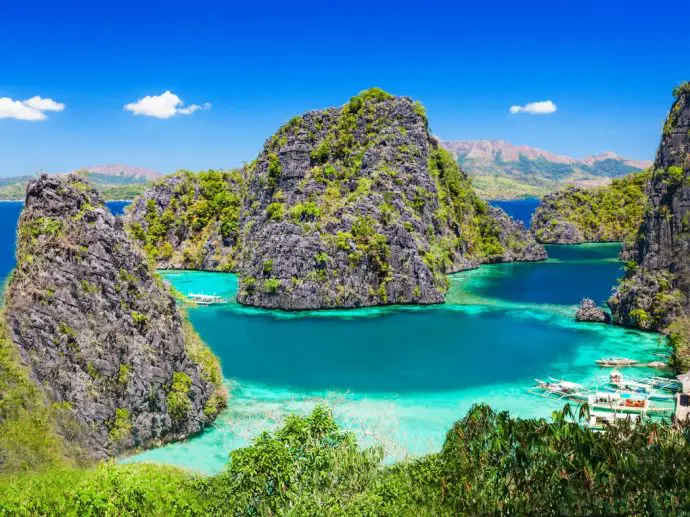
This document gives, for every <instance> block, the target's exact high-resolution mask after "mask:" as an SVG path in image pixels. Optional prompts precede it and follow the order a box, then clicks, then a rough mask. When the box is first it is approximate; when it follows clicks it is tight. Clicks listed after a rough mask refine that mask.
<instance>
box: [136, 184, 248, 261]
mask: <svg viewBox="0 0 690 517" xmlns="http://www.w3.org/2000/svg"><path fill="white" fill-rule="evenodd" d="M241 184H242V176H241V173H240V172H239V171H234V172H222V171H207V172H201V173H198V174H191V173H187V172H180V173H177V174H174V175H172V176H167V177H165V178H163V179H161V180H160V181H158V182H157V183H156V184H155V185H154V186H153V187H152V188H151V189H149V190H147V191H146V192H145V193H144V194H143V195H141V196H139V197H137V198H136V199H135V200H134V201H133V202H132V204H131V205H130V206H129V207H128V209H127V215H126V222H127V226H128V228H129V231H130V233H131V234H132V236H133V237H134V238H135V239H137V240H139V241H140V242H141V244H142V245H143V246H144V249H145V250H146V252H147V254H148V255H149V256H151V257H152V258H153V259H154V260H155V261H156V265H157V267H158V268H159V269H203V270H218V271H229V270H232V269H233V268H234V259H235V254H236V250H237V238H238V229H239V224H238V223H239V215H240V206H241Z"/></svg>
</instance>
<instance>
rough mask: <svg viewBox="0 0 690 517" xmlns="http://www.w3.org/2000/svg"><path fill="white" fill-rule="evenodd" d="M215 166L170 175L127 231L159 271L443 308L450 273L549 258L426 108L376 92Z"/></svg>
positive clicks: (249, 291)
mask: <svg viewBox="0 0 690 517" xmlns="http://www.w3.org/2000/svg"><path fill="white" fill-rule="evenodd" d="M208 174H209V173H203V174H202V175H201V176H199V177H195V176H194V175H190V174H182V175H176V176H172V177H170V178H166V179H163V180H162V181H161V182H159V184H158V185H157V186H156V187H154V188H153V189H152V190H151V191H149V192H147V193H146V194H144V195H143V196H142V197H140V198H138V199H137V200H135V201H134V203H133V207H132V208H131V209H130V210H129V213H128V216H127V224H128V228H129V229H130V232H131V234H132V235H134V236H135V237H136V238H137V239H138V240H140V241H141V242H142V243H143V244H144V245H145V247H146V249H147V251H148V253H149V255H150V256H152V257H153V258H154V259H155V260H156V263H157V265H158V267H181V268H195V269H206V270H226V271H227V270H231V271H235V272H237V273H239V275H240V290H239V293H238V300H239V301H240V302H241V303H244V304H248V305H256V306H260V307H268V308H281V309H289V310H301V309H320V308H334V307H361V306H369V305H382V304H391V303H419V304H429V303H440V302H442V301H443V295H444V293H445V290H446V288H447V283H448V281H447V278H446V275H447V274H448V273H451V272H455V271H460V270H463V269H467V268H472V267H477V266H478V265H479V264H482V263H488V262H505V261H514V260H543V259H544V258H546V252H545V251H544V248H543V247H542V246H541V245H539V244H537V243H536V242H535V240H534V238H533V237H532V235H531V234H530V233H529V232H527V231H526V230H525V228H524V227H523V226H522V225H521V224H520V223H517V222H516V221H514V220H512V219H511V218H509V217H508V216H507V215H506V214H505V213H504V212H503V211H501V210H499V209H496V208H493V207H490V206H489V205H488V204H487V203H485V202H484V201H482V200H481V199H479V198H478V197H477V196H476V194H475V192H474V190H473V189H472V185H471V182H470V180H469V178H468V177H467V176H466V175H465V174H464V173H463V172H462V171H461V170H460V169H459V168H458V166H457V164H456V163H455V162H454V160H453V158H452V157H451V156H450V154H449V153H448V152H447V151H445V150H444V149H442V148H441V147H440V146H439V144H438V142H437V141H436V140H435V139H434V138H433V137H432V136H431V134H430V133H429V129H428V122H427V119H426V115H425V112H424V108H423V107H422V106H421V105H420V104H419V103H416V102H414V101H412V100H411V99H409V98H406V97H394V96H392V95H390V94H388V93H386V92H383V91H381V90H378V89H371V90H367V91H365V92H362V93H361V94H360V95H358V96H355V97H353V98H352V99H351V100H350V101H349V102H348V103H347V104H346V105H345V106H343V107H341V108H330V109H326V110H320V111H312V112H309V113H306V114H304V115H302V116H298V117H295V118H293V119H292V120H290V121H289V122H288V123H287V124H286V125H285V126H283V127H282V128H280V129H279V131H278V132H277V133H276V134H275V135H273V136H272V137H271V138H270V139H269V140H268V141H267V142H266V144H265V146H264V149H263V150H262V152H261V153H260V154H259V156H258V157H257V159H256V160H254V161H253V162H252V163H251V164H249V165H247V166H246V167H244V168H243V169H242V170H241V171H234V172H232V173H222V174H221V173H214V174H216V176H218V175H220V176H218V178H216V180H218V181H215V182H212V183H213V185H211V187H208V186H207V184H208V183H209V178H208ZM219 178H220V179H219Z"/></svg>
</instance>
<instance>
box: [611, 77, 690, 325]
mask: <svg viewBox="0 0 690 517" xmlns="http://www.w3.org/2000/svg"><path fill="white" fill-rule="evenodd" d="M674 95H675V102H674V103H673V106H672V107H671V111H670V113H669V115H668V117H667V119H666V123H665V124H664V129H663V134H662V137H661V143H660V145H659V149H658V151H657V154H656V160H655V162H654V168H653V173H652V177H651V180H650V182H649V184H648V186H647V194H648V197H649V203H650V206H649V209H648V211H647V212H646V213H645V216H644V220H643V222H642V225H641V227H640V229H639V231H638V234H637V239H636V242H635V244H634V247H633V248H632V249H631V250H630V251H629V253H630V255H631V256H632V257H633V260H632V261H631V262H630V263H629V264H628V266H627V273H626V276H625V279H624V280H623V281H622V282H621V283H620V285H619V286H618V288H617V291H616V292H615V293H614V295H613V296H612V297H611V299H610V300H609V306H610V307H611V311H612V313H613V316H614V320H615V321H616V322H618V323H621V324H624V325H633V326H638V327H641V328H645V329H664V328H665V327H667V325H669V323H670V322H671V321H673V320H674V319H675V318H677V317H679V316H680V315H683V314H685V313H687V311H688V301H689V300H690V276H689V273H690V272H689V271H688V262H689V261H690V184H689V183H688V174H689V173H690V83H685V84H684V85H682V86H680V87H678V88H676V90H675V91H674Z"/></svg>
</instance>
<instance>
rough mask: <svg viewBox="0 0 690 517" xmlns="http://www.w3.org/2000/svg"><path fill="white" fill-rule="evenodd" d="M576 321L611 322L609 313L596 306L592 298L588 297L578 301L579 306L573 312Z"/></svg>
mask: <svg viewBox="0 0 690 517" xmlns="http://www.w3.org/2000/svg"><path fill="white" fill-rule="evenodd" d="M575 319H576V320H577V321H591V322H594V323H611V315H610V314H609V313H608V312H606V311H604V310H602V309H600V308H599V307H597V304H596V303H594V300H592V299H590V298H583V299H582V301H580V306H579V307H578V309H577V312H576V313H575Z"/></svg>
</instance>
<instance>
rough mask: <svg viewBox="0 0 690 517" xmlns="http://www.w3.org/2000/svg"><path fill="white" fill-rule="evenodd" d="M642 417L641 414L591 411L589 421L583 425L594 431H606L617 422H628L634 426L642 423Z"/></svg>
mask: <svg viewBox="0 0 690 517" xmlns="http://www.w3.org/2000/svg"><path fill="white" fill-rule="evenodd" d="M640 420H641V415H639V414H630V413H626V414H621V413H610V412H598V411H590V413H589V419H588V420H587V421H586V422H584V423H583V424H582V425H583V426H584V427H587V428H589V429H591V430H593V431H604V430H605V429H606V427H607V426H609V425H613V424H615V423H616V422H620V421H628V422H630V423H631V424H633V425H636V424H638V423H639V422H640Z"/></svg>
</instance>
